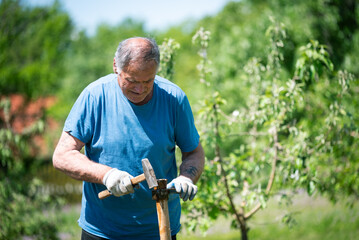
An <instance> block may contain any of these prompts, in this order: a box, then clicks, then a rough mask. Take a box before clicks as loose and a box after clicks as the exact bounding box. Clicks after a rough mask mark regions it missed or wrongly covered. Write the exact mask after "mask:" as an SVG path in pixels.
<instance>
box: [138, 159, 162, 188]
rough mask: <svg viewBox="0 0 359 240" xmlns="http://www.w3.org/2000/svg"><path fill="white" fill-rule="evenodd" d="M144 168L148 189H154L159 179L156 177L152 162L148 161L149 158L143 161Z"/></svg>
mask: <svg viewBox="0 0 359 240" xmlns="http://www.w3.org/2000/svg"><path fill="white" fill-rule="evenodd" d="M142 168H143V173H144V174H145V177H146V181H147V184H148V187H149V188H150V189H151V188H154V187H157V186H158V184H157V178H156V175H155V171H154V170H153V168H152V166H151V164H150V161H148V159H147V158H144V159H142Z"/></svg>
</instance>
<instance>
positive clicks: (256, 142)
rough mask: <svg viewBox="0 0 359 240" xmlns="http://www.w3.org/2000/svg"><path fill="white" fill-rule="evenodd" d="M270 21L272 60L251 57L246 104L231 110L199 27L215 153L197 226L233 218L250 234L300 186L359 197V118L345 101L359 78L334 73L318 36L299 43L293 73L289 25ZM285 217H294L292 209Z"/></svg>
mask: <svg viewBox="0 0 359 240" xmlns="http://www.w3.org/2000/svg"><path fill="white" fill-rule="evenodd" d="M271 21H272V26H270V27H269V28H268V29H267V31H266V35H267V37H268V38H269V43H270V44H269V47H268V50H267V51H266V53H267V54H268V55H267V58H266V60H260V59H257V58H252V59H251V60H250V61H249V62H248V63H247V64H246V66H245V67H244V70H245V71H246V73H245V74H243V75H242V76H241V83H242V87H241V88H239V89H241V90H242V91H241V92H240V94H243V95H245V97H244V98H243V99H246V101H245V106H244V107H240V108H238V109H237V110H235V111H234V112H233V113H232V114H228V113H226V112H225V111H224V108H223V107H222V106H223V105H225V104H226V102H227V101H226V99H227V98H226V99H224V98H223V97H221V93H220V92H221V90H220V89H218V85H216V83H215V82H214V80H213V79H214V78H213V77H211V75H209V74H208V73H210V72H212V71H209V70H208V68H209V65H208V62H209V61H208V59H207V48H208V42H209V32H208V31H204V30H203V29H200V30H199V31H198V32H197V33H196V34H195V36H194V41H195V42H196V40H198V42H199V45H200V48H201V50H200V51H199V54H200V56H201V58H202V61H201V62H200V64H199V65H198V69H199V70H200V71H201V73H200V80H201V82H203V83H206V86H207V87H209V88H210V91H209V92H210V94H209V95H208V96H207V97H206V98H205V100H204V103H203V108H202V109H201V111H200V115H199V117H200V119H202V121H200V122H201V124H202V125H201V127H200V129H202V133H201V136H202V138H203V142H204V146H205V149H206V155H207V157H208V161H207V165H206V167H205V171H204V174H203V176H202V178H201V180H200V186H199V188H202V189H205V190H203V191H200V192H199V193H198V197H197V198H196V200H195V204H193V203H191V204H188V205H186V206H187V209H186V211H187V213H188V217H189V218H190V219H192V220H193V221H189V222H188V224H189V227H190V229H194V228H195V227H196V226H198V224H199V223H201V224H202V227H203V228H204V229H205V228H207V227H208V225H209V222H208V221H203V220H202V219H203V217H204V216H206V217H208V218H207V219H212V220H214V219H217V218H218V216H220V215H224V216H232V219H233V221H232V226H233V227H235V228H238V229H240V230H241V233H242V239H248V230H249V224H248V220H249V219H250V218H251V217H252V216H253V215H254V214H255V213H256V212H257V211H258V210H259V209H260V208H265V207H266V202H267V200H268V198H269V197H271V196H273V194H275V193H276V194H281V195H282V197H283V199H288V198H290V197H291V195H293V194H294V193H295V192H296V191H297V190H299V189H302V188H304V189H306V190H307V193H308V194H309V195H312V194H313V193H314V192H315V191H316V189H318V193H320V194H323V195H325V196H329V197H330V199H331V200H336V199H337V198H338V197H339V196H340V197H343V196H350V197H351V203H352V204H353V203H354V202H355V201H357V199H358V197H359V195H358V194H357V193H358V190H359V189H358V182H357V180H354V179H357V177H358V171H357V170H358V168H359V162H358V161H357V160H356V159H357V158H356V157H355V156H358V150H357V145H358V143H357V142H358V141H356V140H355V139H357V136H356V135H357V133H358V124H357V123H358V116H354V115H353V114H352V113H350V112H349V111H350V110H349V109H350V104H345V103H344V102H345V99H346V97H348V99H350V98H351V97H350V95H351V94H353V93H352V92H351V91H350V88H349V86H350V83H351V82H352V81H353V79H354V77H353V75H351V74H349V73H348V72H346V71H338V72H336V71H334V67H333V64H332V62H331V60H330V58H329V54H328V52H327V50H326V47H325V46H324V45H319V43H318V42H316V41H312V42H311V43H309V44H307V45H306V46H304V47H301V48H300V49H299V54H300V55H299V57H298V59H297V63H296V71H295V74H294V75H293V76H292V77H291V78H288V73H287V72H286V69H285V68H284V67H283V64H282V63H283V61H284V60H285V59H284V55H283V51H282V49H283V48H284V47H285V43H286V42H285V38H286V36H287V34H286V31H285V29H284V25H283V24H281V23H278V22H275V21H274V20H273V19H271ZM333 85H334V87H333ZM244 89H246V90H245V91H243V90H244ZM237 90H238V89H237ZM242 92H243V93H242ZM222 96H223V95H222ZM313 96H315V97H313ZM323 103H324V104H323ZM228 145H229V146H228ZM348 156H350V157H348ZM328 163H329V165H330V167H327V165H328ZM278 172H280V174H278ZM274 184H276V185H277V186H276V188H275V192H274V193H273V186H274ZM280 190H288V191H284V192H283V191H280ZM277 192H278V193H277ZM238 197H240V200H237V201H235V198H238ZM198 219H201V221H200V222H199V221H198ZM283 219H284V221H286V222H288V223H291V222H292V217H291V213H288V214H287V215H286V216H285V218H283Z"/></svg>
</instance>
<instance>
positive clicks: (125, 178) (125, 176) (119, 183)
mask: <svg viewBox="0 0 359 240" xmlns="http://www.w3.org/2000/svg"><path fill="white" fill-rule="evenodd" d="M131 178H133V176H131V175H130V174H129V173H128V172H125V171H120V170H118V169H117V168H112V169H111V170H110V171H108V172H107V173H106V174H105V176H104V177H103V179H102V182H103V184H104V185H105V186H106V187H107V189H108V190H109V191H110V192H111V193H112V195H114V196H116V197H119V196H122V195H125V194H128V193H133V192H134V190H133V186H132V183H131Z"/></svg>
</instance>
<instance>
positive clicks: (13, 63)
mask: <svg viewBox="0 0 359 240" xmlns="http://www.w3.org/2000/svg"><path fill="white" fill-rule="evenodd" d="M0 16H1V22H0V32H1V34H0V51H1V56H0V72H1V75H0V89H1V90H0V94H1V95H8V94H11V93H20V94H23V95H24V96H26V97H29V98H31V97H39V96H44V95H50V94H54V93H56V92H57V90H58V87H59V86H60V83H61V78H62V77H63V76H64V74H65V72H64V71H63V66H64V64H63V63H64V62H63V60H64V57H65V55H66V53H67V50H68V48H69V45H70V34H71V32H72V23H71V20H70V17H69V15H68V14H67V13H65V12H64V11H63V10H62V9H61V7H60V5H59V4H58V3H57V2H55V3H54V4H53V5H52V6H49V7H33V8H30V7H26V6H24V5H23V3H22V2H21V1H20V0H4V1H1V2H0Z"/></svg>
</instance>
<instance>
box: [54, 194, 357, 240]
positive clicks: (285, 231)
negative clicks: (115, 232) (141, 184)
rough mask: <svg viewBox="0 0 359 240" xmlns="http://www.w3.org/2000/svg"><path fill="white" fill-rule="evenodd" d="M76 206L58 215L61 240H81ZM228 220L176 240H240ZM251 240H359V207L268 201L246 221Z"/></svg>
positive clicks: (323, 202)
mask: <svg viewBox="0 0 359 240" xmlns="http://www.w3.org/2000/svg"><path fill="white" fill-rule="evenodd" d="M290 212H291V213H293V214H294V219H295V222H292V225H293V226H292V227H288V225H286V224H284V223H283V222H282V218H283V216H284V215H285V214H287V213H290ZM78 216H79V206H71V207H67V208H65V210H64V211H62V213H61V214H59V216H58V218H59V230H60V233H61V234H60V237H61V239H62V240H74V239H80V232H81V229H80V228H79V227H78V225H77V222H76V221H77V219H78ZM229 225H230V220H228V219H222V218H221V219H219V220H218V221H217V222H216V223H215V224H214V226H213V227H211V228H210V229H209V231H208V234H207V235H206V236H203V235H201V234H200V233H196V234H193V233H186V231H184V230H183V231H181V232H180V233H179V234H178V235H177V236H178V237H177V239H179V240H190V239H191V240H200V239H206V240H218V239H221V240H222V239H223V240H234V239H240V233H239V231H236V230H231V229H230V227H229ZM249 226H250V231H249V239H250V240H257V239H260V240H266V239H268V240H269V239H276V240H282V239H283V240H284V239H295V240H302V239H303V240H304V239H305V240H314V239H315V240H317V239H326V240H334V239H335V240H341V239H343V240H344V239H345V240H351V239H359V206H358V204H356V205H355V206H354V207H353V208H352V209H350V208H349V207H347V206H345V204H344V203H338V204H336V205H333V204H331V203H329V202H328V201H326V200H325V199H323V198H309V197H307V196H298V197H296V198H295V201H294V202H293V204H292V205H290V206H280V205H278V203H276V202H274V201H270V202H269V204H268V207H267V208H266V209H262V210H260V211H259V212H258V213H257V214H256V215H255V216H254V217H253V218H252V219H250V221H249Z"/></svg>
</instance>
